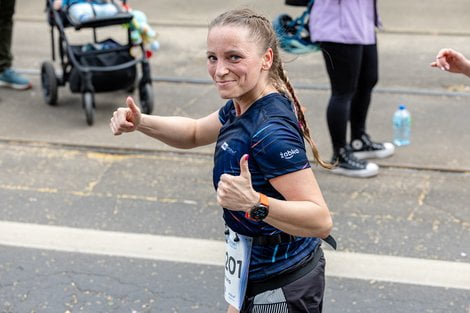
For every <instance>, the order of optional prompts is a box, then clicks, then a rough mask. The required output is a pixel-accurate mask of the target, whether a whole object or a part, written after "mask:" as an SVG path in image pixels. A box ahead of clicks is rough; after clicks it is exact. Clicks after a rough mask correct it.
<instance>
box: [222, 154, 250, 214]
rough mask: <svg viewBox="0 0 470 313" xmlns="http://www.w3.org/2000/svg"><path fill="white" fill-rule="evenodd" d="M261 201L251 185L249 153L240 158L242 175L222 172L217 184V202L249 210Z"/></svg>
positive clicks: (235, 208)
mask: <svg viewBox="0 0 470 313" xmlns="http://www.w3.org/2000/svg"><path fill="white" fill-rule="evenodd" d="M258 201H259V193H257V192H256V191H255V190H254V189H253V186H252V185H251V174H250V169H249V167H248V154H244V155H243V156H242V157H241V159H240V176H233V175H230V174H222V175H221V176H220V181H219V185H218V186H217V203H218V204H219V205H220V206H222V207H224V208H226V209H229V210H233V211H245V212H246V211H247V210H249V209H250V208H252V207H253V206H254V205H255V204H256V203H258Z"/></svg>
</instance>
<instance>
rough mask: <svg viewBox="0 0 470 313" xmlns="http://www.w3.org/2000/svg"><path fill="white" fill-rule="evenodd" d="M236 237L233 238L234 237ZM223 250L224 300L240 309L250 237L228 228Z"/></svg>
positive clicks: (244, 285) (250, 242)
mask: <svg viewBox="0 0 470 313" xmlns="http://www.w3.org/2000/svg"><path fill="white" fill-rule="evenodd" d="M235 237H236V238H238V239H237V240H234V238H235ZM226 239H227V240H226V245H225V247H226V250H225V292H224V293H225V300H226V301H227V302H228V303H230V304H231V305H232V306H233V307H235V308H236V309H238V310H240V308H241V307H242V305H243V299H244V297H245V291H246V283H247V280H248V266H249V263H250V256H251V244H252V238H251V237H246V236H242V235H237V234H235V233H234V232H233V231H232V230H230V229H229V234H228V235H227V237H226Z"/></svg>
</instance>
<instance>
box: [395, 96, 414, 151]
mask: <svg viewBox="0 0 470 313" xmlns="http://www.w3.org/2000/svg"><path fill="white" fill-rule="evenodd" d="M410 134H411V115H410V112H409V111H408V110H407V109H406V106H405V105H403V104H401V105H400V106H399V108H398V110H396V111H395V113H394V114H393V143H394V144H395V145H397V146H406V145H408V144H410Z"/></svg>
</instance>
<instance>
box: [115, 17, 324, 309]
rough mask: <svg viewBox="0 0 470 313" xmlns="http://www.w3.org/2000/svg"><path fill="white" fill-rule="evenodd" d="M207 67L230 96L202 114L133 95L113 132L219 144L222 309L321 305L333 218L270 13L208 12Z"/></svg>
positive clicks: (185, 144)
mask: <svg viewBox="0 0 470 313" xmlns="http://www.w3.org/2000/svg"><path fill="white" fill-rule="evenodd" d="M207 68H208V72H209V74H210V76H211V78H212V79H213V81H214V83H215V86H216V88H217V90H218V92H219V95H220V96H221V97H222V98H223V99H226V100H227V102H226V103H225V105H224V106H222V107H221V108H220V109H219V110H217V111H215V112H213V113H212V114H209V115H207V116H205V117H202V118H199V119H192V118H186V117H163V116H153V115H145V114H141V112H140V111H139V109H138V107H137V106H136V105H135V103H134V101H133V100H132V99H131V98H128V99H127V108H119V109H118V110H117V111H115V112H114V114H113V117H112V119H111V123H110V127H111V129H112V131H113V133H114V134H115V135H120V134H122V133H123V132H132V131H135V130H137V131H140V132H142V133H144V134H146V135H148V136H151V137H153V138H155V139H158V140H160V141H162V142H164V143H166V144H169V145H171V146H173V147H178V148H184V149H189V148H194V147H197V146H202V145H207V144H211V143H214V142H215V143H216V145H215V155H214V168H213V184H214V187H215V189H216V192H217V202H218V204H219V205H221V206H222V207H223V217H224V221H225V224H226V227H227V230H226V243H227V244H226V248H227V249H226V262H225V299H226V300H227V301H228V303H229V307H228V311H227V312H230V313H231V312H281V313H282V312H285V313H287V312H295V313H301V312H305V313H307V312H309V313H312V312H321V311H322V303H323V293H324V285H325V281H324V280H325V277H324V268H325V259H324V257H323V254H322V250H321V248H320V243H321V240H320V238H326V237H328V236H329V234H330V231H331V228H332V220H331V216H330V213H329V210H328V207H327V205H326V203H325V200H324V198H323V196H322V193H321V190H320V188H319V186H318V183H317V181H316V179H315V176H314V173H313V171H312V169H311V167H310V163H309V161H308V159H307V152H306V148H305V144H304V138H305V139H306V140H307V141H308V142H309V144H310V145H311V148H312V152H313V156H314V158H315V160H316V162H317V163H319V164H321V165H323V166H326V167H328V165H327V164H326V163H324V162H323V161H322V160H321V159H320V157H319V154H318V151H317V148H316V146H315V143H314V141H313V140H312V139H311V137H310V131H309V127H308V125H307V122H306V120H305V117H304V115H303V112H302V109H301V105H300V103H299V101H298V98H297V97H296V94H295V91H294V89H293V87H292V85H291V84H290V83H289V81H288V79H287V77H286V75H285V72H284V69H283V65H282V63H281V60H280V58H279V51H278V43H277V39H276V35H275V33H274V31H273V28H272V26H271V22H270V21H269V20H268V19H267V18H265V17H263V16H261V15H259V14H257V13H255V12H253V11H252V10H249V9H239V10H231V11H227V12H225V13H223V14H221V15H220V16H218V17H217V18H216V19H214V20H213V21H212V23H211V24H210V25H209V32H208V36H207Z"/></svg>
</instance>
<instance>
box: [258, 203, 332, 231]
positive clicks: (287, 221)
mask: <svg viewBox="0 0 470 313" xmlns="http://www.w3.org/2000/svg"><path fill="white" fill-rule="evenodd" d="M269 200H270V201H269V215H268V217H266V219H265V220H264V221H265V222H266V223H268V224H270V225H272V226H274V227H276V228H278V229H280V230H282V231H284V232H286V233H288V234H291V235H294V236H303V237H320V238H326V237H327V236H328V235H329V234H330V232H331V229H332V226H333V222H332V220H331V216H330V214H329V213H328V209H325V208H324V207H322V206H321V205H319V204H316V203H314V202H311V201H284V200H277V199H273V198H269Z"/></svg>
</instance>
